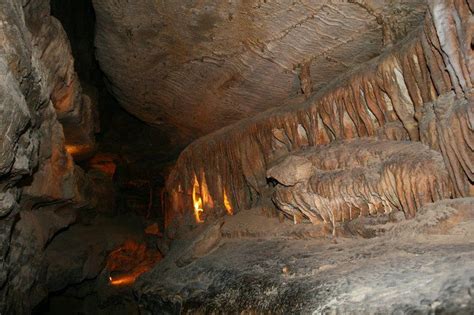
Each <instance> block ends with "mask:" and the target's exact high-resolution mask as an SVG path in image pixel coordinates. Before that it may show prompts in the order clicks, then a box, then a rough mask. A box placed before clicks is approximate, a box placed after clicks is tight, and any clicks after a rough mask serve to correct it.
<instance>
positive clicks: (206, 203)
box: [201, 173, 214, 209]
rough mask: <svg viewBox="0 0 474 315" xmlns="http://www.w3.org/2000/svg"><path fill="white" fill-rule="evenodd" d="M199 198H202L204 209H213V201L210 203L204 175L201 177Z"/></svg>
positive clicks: (210, 199)
mask: <svg viewBox="0 0 474 315" xmlns="http://www.w3.org/2000/svg"><path fill="white" fill-rule="evenodd" d="M201 196H202V201H203V204H204V206H205V207H206V209H209V208H210V209H212V208H214V201H212V198H211V194H209V189H208V188H207V183H206V176H205V174H204V173H203V176H202V184H201Z"/></svg>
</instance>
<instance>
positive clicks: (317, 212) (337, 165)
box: [267, 139, 453, 231]
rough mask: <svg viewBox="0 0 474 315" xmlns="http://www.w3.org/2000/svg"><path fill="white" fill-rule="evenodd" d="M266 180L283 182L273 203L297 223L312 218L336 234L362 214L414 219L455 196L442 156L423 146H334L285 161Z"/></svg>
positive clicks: (395, 143)
mask: <svg viewBox="0 0 474 315" xmlns="http://www.w3.org/2000/svg"><path fill="white" fill-rule="evenodd" d="M295 157H297V158H299V159H298V160H297V161H295ZM295 162H296V163H295ZM300 167H302V168H303V169H304V171H303V170H300V171H299V172H298V171H297V172H295V171H294V169H295V168H297V169H298V168H300ZM295 174H298V175H299V174H301V175H302V176H298V177H296V176H295ZM267 176H268V177H270V178H272V179H275V180H276V181H278V183H279V184H278V185H277V186H276V191H275V195H274V197H273V201H274V202H275V204H276V205H277V207H278V208H279V209H281V210H283V211H284V212H285V213H287V214H288V215H289V216H291V218H292V219H293V220H294V222H295V223H298V222H301V221H302V220H303V219H307V220H308V219H309V220H310V221H311V222H312V223H313V224H318V223H327V224H330V225H331V226H333V227H334V231H335V225H336V223H338V222H344V221H350V220H353V219H355V218H358V217H360V216H368V215H377V214H388V213H391V212H393V211H403V212H404V213H405V216H406V217H408V218H412V217H414V216H415V213H416V211H417V209H420V208H421V207H422V206H424V205H426V204H428V203H432V202H435V201H438V200H441V199H445V198H450V197H451V196H452V195H453V189H452V184H451V181H450V179H449V175H448V172H447V170H446V168H445V166H444V162H443V158H442V156H441V154H440V153H438V152H436V151H434V150H430V149H429V148H428V147H427V146H425V145H423V144H421V143H418V142H408V141H406V142H401V141H386V140H385V141H384V140H382V141H378V140H374V139H370V140H369V139H357V140H353V141H343V142H333V143H331V144H328V145H325V146H316V147H313V148H311V149H307V150H303V151H301V152H295V153H293V154H292V155H290V156H288V157H285V158H283V160H282V161H280V162H278V163H277V164H276V165H274V166H272V167H271V168H270V169H269V170H268V172H267ZM289 178H291V181H288V179H289Z"/></svg>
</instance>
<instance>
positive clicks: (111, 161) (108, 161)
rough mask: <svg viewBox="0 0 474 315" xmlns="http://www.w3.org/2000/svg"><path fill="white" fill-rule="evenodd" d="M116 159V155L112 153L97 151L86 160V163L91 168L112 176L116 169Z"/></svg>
mask: <svg viewBox="0 0 474 315" xmlns="http://www.w3.org/2000/svg"><path fill="white" fill-rule="evenodd" d="M116 159H117V157H116V156H115V155H113V154H109V153H97V154H96V155H94V156H93V157H92V158H91V159H90V160H89V161H88V164H89V167H90V168H91V169H95V170H99V171H101V172H102V173H104V174H107V176H109V177H110V178H112V177H113V176H114V174H115V171H116V170H117V165H116V164H115V160H116Z"/></svg>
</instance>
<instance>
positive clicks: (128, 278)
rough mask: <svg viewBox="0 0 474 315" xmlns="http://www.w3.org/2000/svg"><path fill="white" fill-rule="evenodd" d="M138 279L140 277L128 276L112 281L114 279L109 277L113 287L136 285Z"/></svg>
mask: <svg viewBox="0 0 474 315" xmlns="http://www.w3.org/2000/svg"><path fill="white" fill-rule="evenodd" d="M137 277H138V275H137V276H134V275H131V276H129V275H127V276H122V277H117V278H115V279H112V277H109V282H110V284H111V285H113V286H121V285H129V284H132V283H134V282H135V280H136V279H137Z"/></svg>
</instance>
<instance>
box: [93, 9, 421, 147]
mask: <svg viewBox="0 0 474 315" xmlns="http://www.w3.org/2000/svg"><path fill="white" fill-rule="evenodd" d="M93 3H94V8H95V11H96V15H97V37H96V41H95V42H96V46H97V59H98V60H99V63H100V65H101V68H102V69H103V71H104V72H105V74H106V75H107V78H108V79H109V83H110V85H109V87H110V90H111V91H112V92H113V94H114V96H115V97H116V98H117V99H118V100H119V102H120V103H121V105H122V106H123V107H124V108H125V109H126V110H127V111H129V112H130V113H132V114H134V115H136V116H137V117H139V118H140V119H142V120H144V121H147V122H149V123H152V124H163V123H165V124H171V125H172V126H173V127H174V129H175V130H176V131H175V134H176V135H177V134H181V135H182V136H183V137H184V138H185V139H186V140H188V141H189V140H190V139H195V138H197V137H199V136H202V135H204V134H208V133H209V132H212V131H214V130H217V129H219V128H221V127H224V126H227V125H229V124H231V123H234V122H236V121H238V120H240V119H244V118H247V117H251V116H253V115H255V114H256V113H259V112H262V111H264V110H266V109H269V108H272V107H276V106H282V105H284V104H285V103H297V102H301V101H303V100H304V99H305V98H307V97H308V96H309V93H310V92H311V90H315V91H317V90H319V89H320V88H321V87H323V86H325V85H326V84H327V83H328V82H329V81H330V80H331V79H333V78H335V77H336V76H337V75H338V74H341V73H343V72H345V71H347V70H350V69H351V68H353V67H354V66H356V65H359V64H361V63H363V62H365V61H367V60H369V59H371V58H373V57H374V56H377V55H378V54H380V52H381V51H382V50H383V48H384V47H386V46H389V45H391V44H393V43H395V42H397V41H398V40H400V39H401V38H403V37H404V36H405V35H406V33H407V31H409V30H411V29H413V28H414V27H416V26H417V25H419V23H420V22H421V20H422V18H423V14H424V11H425V9H426V4H425V1H422V0H413V1H407V0H396V1H386V0H377V1H374V0H370V1H360V0H354V1H329V2H328V1H319V2H318V1H316V2H315V1H286V0H276V1H262V0H251V1H244V2H243V1H218V2H216V1H213V0H205V1H198V2H196V1H189V0H186V1H180V2H176V1H171V2H157V1H154V0H144V1H140V2H134V1H128V2H127V1H116V0H96V1H93Z"/></svg>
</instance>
